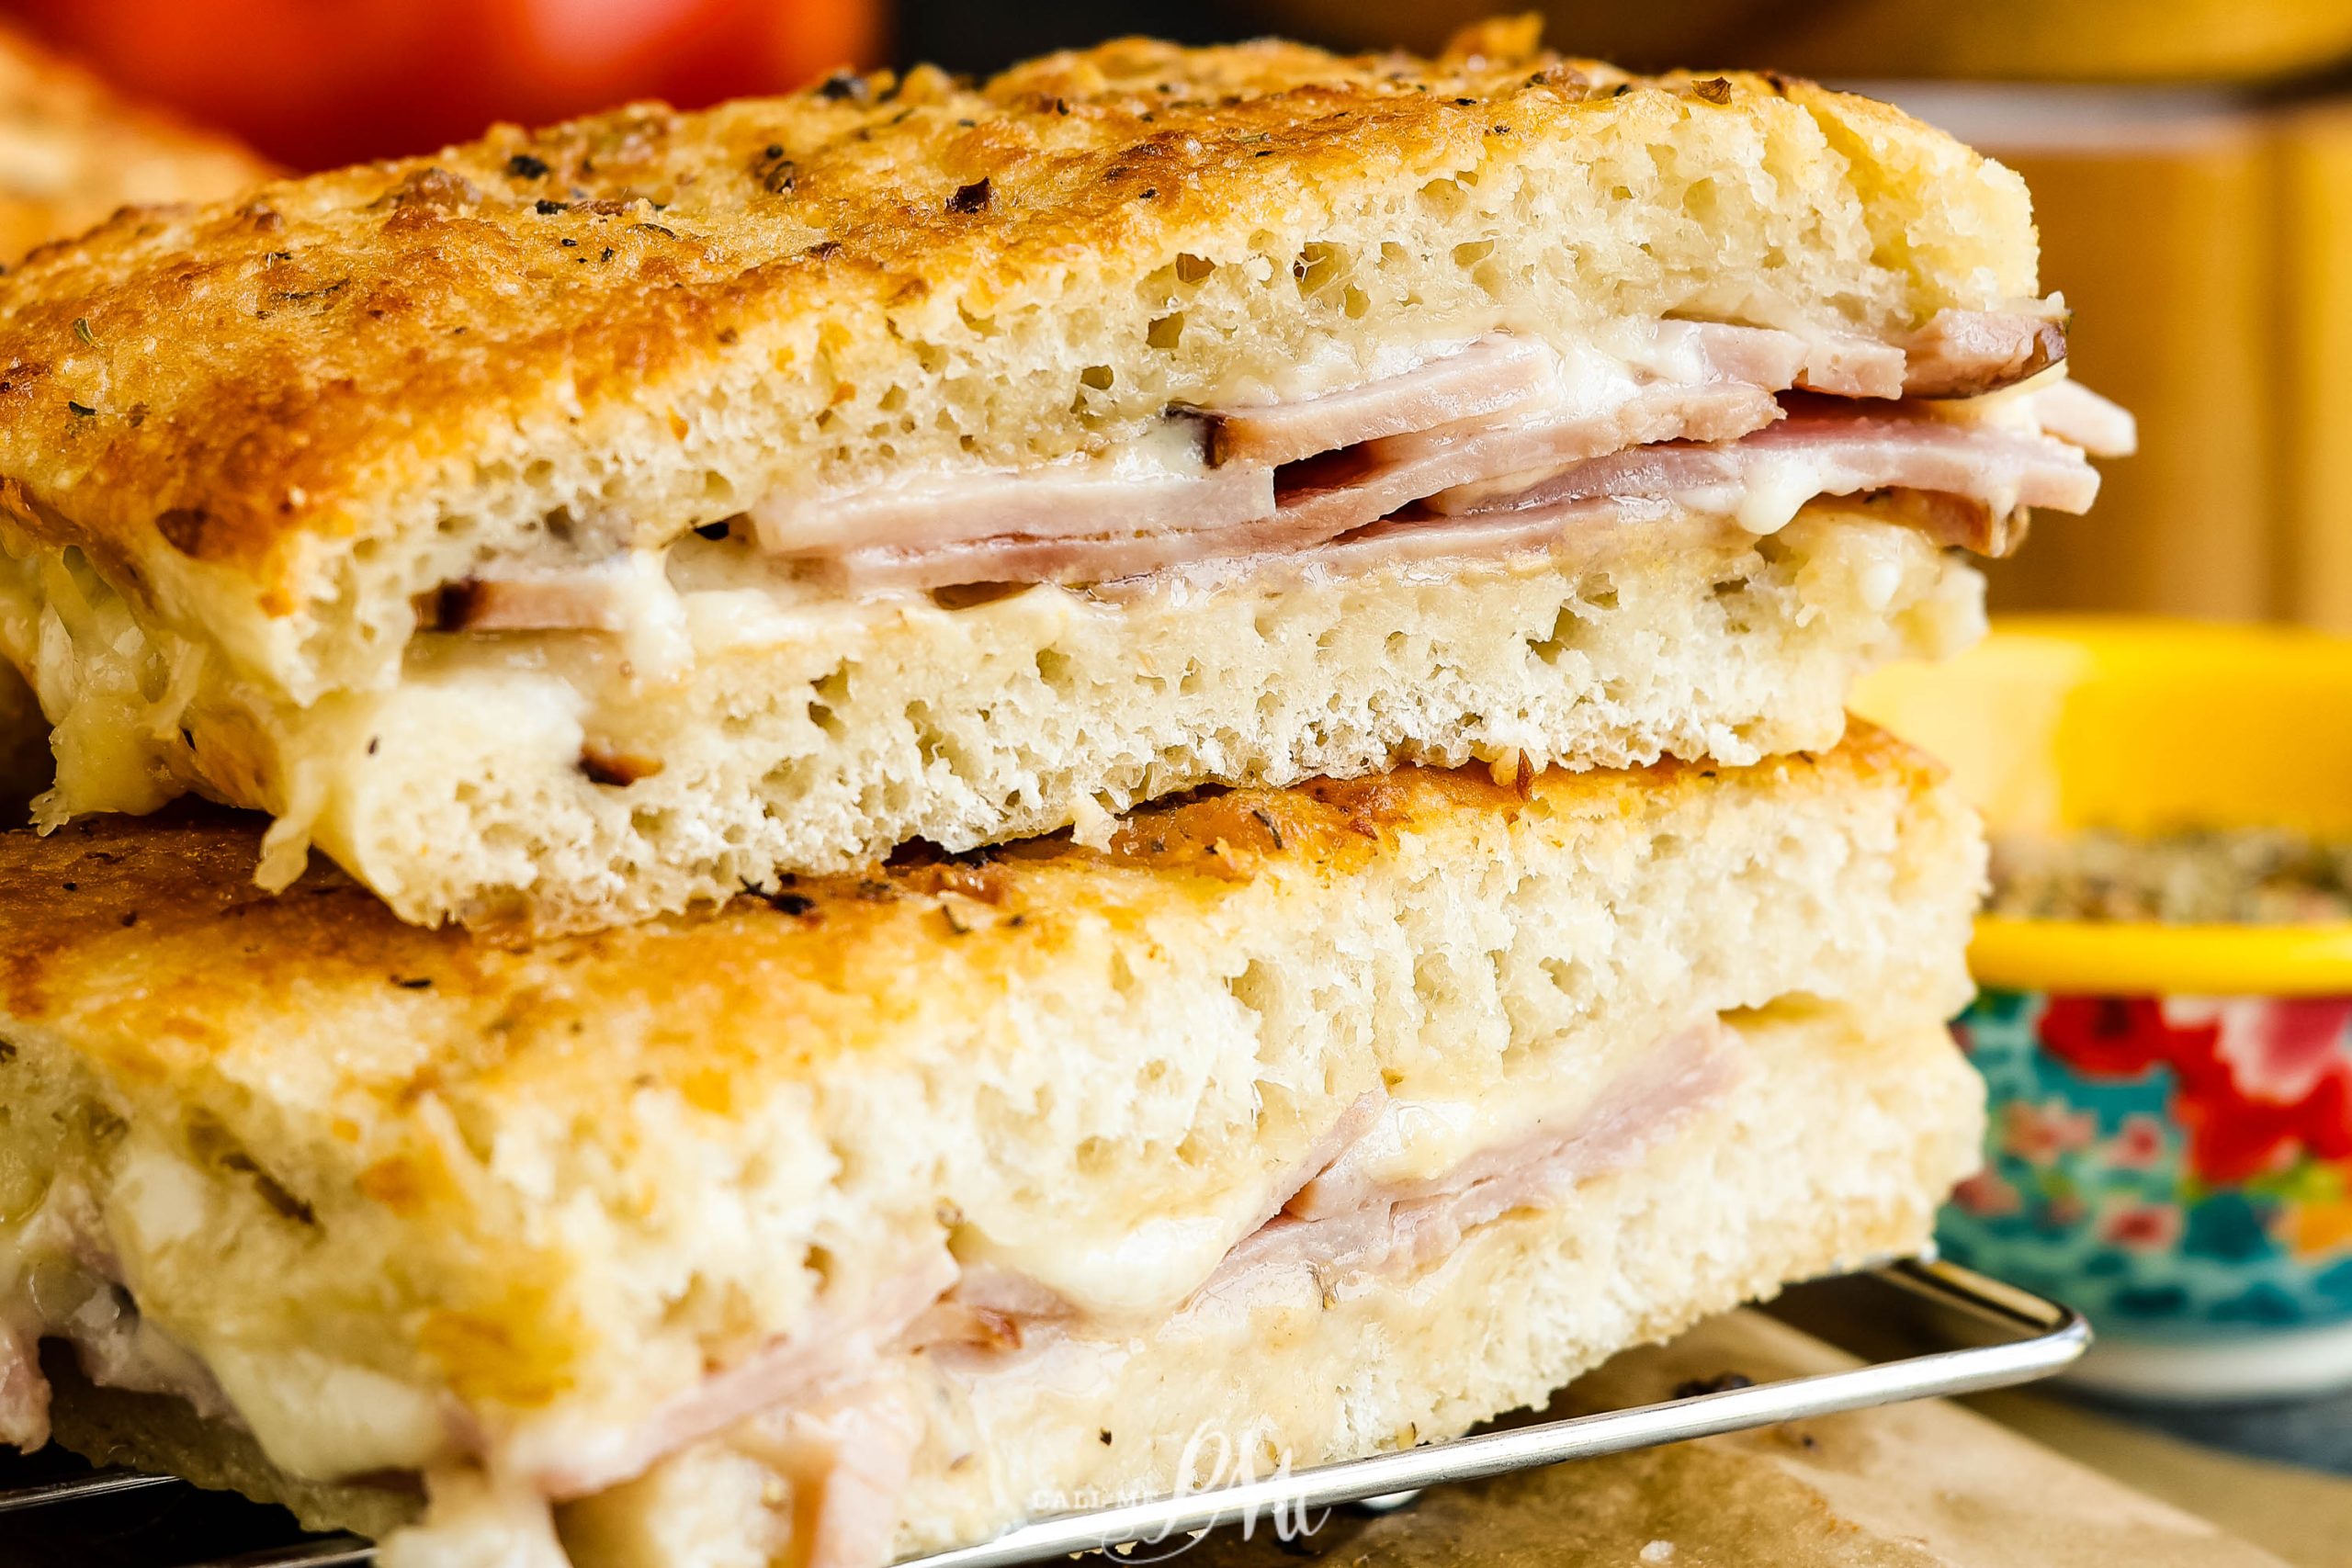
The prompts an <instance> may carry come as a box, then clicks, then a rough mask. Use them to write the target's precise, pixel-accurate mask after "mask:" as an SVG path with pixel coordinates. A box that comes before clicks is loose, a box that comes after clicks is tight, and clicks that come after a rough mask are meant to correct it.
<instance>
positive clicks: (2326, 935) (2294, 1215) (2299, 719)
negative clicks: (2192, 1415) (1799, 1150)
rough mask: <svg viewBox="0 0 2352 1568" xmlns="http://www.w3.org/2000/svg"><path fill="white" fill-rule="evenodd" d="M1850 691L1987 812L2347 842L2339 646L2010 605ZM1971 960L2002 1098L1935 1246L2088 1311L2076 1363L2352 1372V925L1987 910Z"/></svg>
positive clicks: (2345, 697) (1983, 1059) (2270, 1376)
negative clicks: (2023, 610) (1936, 651)
mask: <svg viewBox="0 0 2352 1568" xmlns="http://www.w3.org/2000/svg"><path fill="white" fill-rule="evenodd" d="M1855 708H1856V711H1858V712H1860V713H1862V714H1864V715H1866V716H1870V717H1872V718H1874V719H1877V720H1878V721H1879V722H1881V723H1883V724H1885V725H1886V726H1887V727H1888V728H1892V729H1894V730H1895V731H1896V732H1897V733H1899V734H1902V735H1905V736H1907V737H1909V738H1910V739H1914V740H1917V741H1918V742H1919V743H1920V744H1922V745H1924V746H1926V747H1928V749H1929V750H1934V751H1936V752H1938V753H1939V755H1941V756H1942V757H1944V758H1945V759H1946V760H1947V761H1950V762H1951V765H1952V769H1953V773H1954V774H1955V776H1956V778H1957V779H1958V780H1959V782H1960V784H1961V785H1962V788H1963V789H1965V790H1967V791H1968V792H1969V793H1970V794H1971V795H1972V796H1973V798H1974V799H1975V801H1976V802H1977V804H1978V805H1979V806H1980V807H1982V808H1983V809H1984V811H1985V817H1986V820H1987V823H1988V826H1990V827H1991V829H1993V830H1994V831H1996V832H1999V831H2001V830H2003V829H2016V830H2025V831H2045V832H2047V831H2061V830H2064V829H2071V828H2081V827H2093V826H2097V827H2106V828H2112V829H2120V830H2122V831H2125V832H2145V833H2160V832H2164V831H2165V830H2167V829H2184V828H2192V827H2203V828H2212V827H2222V828H2228V827H2246V826H2257V825H2266V826H2285V827H2292V828H2298V829H2303V830H2305V831H2307V832H2312V833H2318V834H2325V835H2328V836H2330V837H2340V838H2352V641H2347V640H2344V639H2338V638H2332V637H2324V636H2322V635H2320V634H2317V633H2312V632H2303V631H2295V630H2287V629H2278V628H2256V627H2233V626H2199V625H2190V624H2184V623H2176V622H2161V621H2147V620H2138V619H2091V618H2066V619H2060V618H2042V617H2018V618H2013V619H2009V620H2007V621H2003V622H2000V623H1997V625H1996V631H1995V633H1994V635H1993V636H1992V637H1990V638H1989V639H1988V640H1987V641H1986V642H1985V644H1984V645H1983V646H1981V647H1979V648H1978V649H1974V650H1973V651H1972V652H1971V653H1969V654H1967V655H1965V656H1963V657H1962V658H1961V659H1959V660H1953V661H1952V662H1951V663H1949V664H1945V665H1941V666H1937V667H1932V668H1928V667H1912V666H1906V667H1904V668H1901V669H1896V670H1890V671H1882V672H1881V673H1880V674H1879V675H1878V676H1875V677H1873V678H1872V679H1871V681H1870V682H1866V683H1865V684H1864V686H1863V688H1862V689H1861V691H1860V692H1859V693H1858V694H1857V696H1856V701H1855ZM1969 959H1970V964H1971V965H1972V967H1973V969H1974V972H1975V975H1976V979H1977V983H1978V985H1979V987H1981V988H1980V990H1979V992H1978V995H1977V998H1976V1000H1975V1002H1974V1004H1973V1006H1971V1007H1970V1008H1969V1010H1968V1011H1967V1012H1965V1013H1964V1014H1962V1017H1961V1019H1960V1021H1959V1022H1958V1023H1957V1024H1956V1025H1955V1026H1954V1032H1955V1034H1956V1035H1957V1036H1958V1037H1959V1039H1960V1041H1961V1043H1962V1045H1963V1046H1964V1047H1965V1048H1966V1049H1967V1050H1968V1051H1969V1053H1970V1055H1971V1056H1972V1058H1973V1060H1974V1061H1975V1063H1976V1065H1977V1066H1979V1067H1980V1068H1981V1069H1982V1070H1983V1071H1984V1074H1985V1078H1986V1080H1987V1082H1988V1083H1989V1084H1990V1086H1991V1089H1992V1111H1993V1114H1992V1122H1991V1131H1990V1134H1989V1135H1988V1144H1987V1147H1986V1150H1985V1158H1986V1163H1985V1169H1984V1171H1983V1172H1982V1173H1981V1174H1980V1175H1978V1176H1977V1177H1975V1178H1974V1179H1972V1180H1970V1181H1969V1182H1967V1183H1966V1184H1964V1185H1963V1186H1962V1189H1961V1190H1960V1191H1959V1192H1958V1193H1957V1194H1955V1196H1954V1200H1953V1201H1952V1203H1951V1205H1950V1206H1949V1207H1948V1208H1947V1210H1946V1211H1945V1214H1944V1217H1943V1221H1942V1223H1941V1224H1940V1225H1939V1240H1940V1243H1941V1245H1942V1247H1944V1249H1945V1250H1946V1251H1947V1252H1948V1253H1949V1254H1950V1255H1951V1257H1953V1258H1956V1259H1958V1260H1959V1261H1962V1262H1964V1263H1966V1264H1968V1265H1970V1266H1971V1267H1973V1268H1978V1269H1985V1270H1987V1271H1988V1272H1991V1273H1995V1274H1999V1275H2002V1276H2004V1277H2006V1278H2007V1279H2010V1280H2016V1281H2017V1282H2018V1283H2019V1284H2022V1285H2026V1286H2028V1287H2030V1288H2032V1289H2036V1290H2040V1291H2043V1292H2048V1293H2049V1294H2052V1295H2054V1296H2057V1297H2060V1298H2061V1299H2063V1300H2065V1301H2068V1302H2071V1303H2074V1304H2075V1305H2076V1306H2078V1307H2080V1308H2082V1309H2083V1310H2084V1311H2085V1312H2086V1313H2087V1314H2089V1315H2090V1317H2091V1320H2092V1322H2093V1324H2094V1325H2096V1326H2097V1328H2098V1333H2099V1336H2100V1341H2099V1344H2098V1347H2097V1348H2095V1349H2094V1350H2093V1351H2092V1353H2091V1355H2090V1356H2089V1357H2088V1358H2087V1359H2086V1361H2085V1362H2084V1364H2083V1370H2082V1373H2081V1377H2082V1379H2083V1381H2085V1382H2090V1383H2094V1384H2098V1385H2102V1386H2105V1387H2107V1388H2109V1389H2112V1390H2115V1391H2117V1392H2121V1393H2139V1394H2145V1395H2150V1396H2156V1397H2164V1398H2181V1399H2231V1398H2275V1397H2278V1396H2280V1395H2285V1394H2293V1393H2303V1392H2317V1391H2320V1390H2323V1389H2326V1388H2330V1387H2335V1386H2342V1385H2344V1384H2346V1383H2352V921H2342V922H2331V923H2328V924H2324V925H2305V926H2294V927H2280V926H2270V927H2258V926H2188V925H2175V926H2164V925H2157V924H2154V923H2141V922H2130V921H2107V922H2100V921H2087V920H2040V919H2002V918H1996V917H1993V916H1986V917H1984V918H1982V919H1979V920H1978V921H1977V925H1976V934H1975V941H1974V943H1973V946H1972V947H1971V949H1970V953H1969Z"/></svg>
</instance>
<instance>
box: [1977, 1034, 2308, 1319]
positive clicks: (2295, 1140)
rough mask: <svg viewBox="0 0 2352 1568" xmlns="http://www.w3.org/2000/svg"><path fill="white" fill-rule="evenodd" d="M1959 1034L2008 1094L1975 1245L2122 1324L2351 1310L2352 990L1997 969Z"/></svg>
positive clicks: (2005, 1266)
mask: <svg viewBox="0 0 2352 1568" xmlns="http://www.w3.org/2000/svg"><path fill="white" fill-rule="evenodd" d="M1953 1031H1954V1033H1955V1035H1956V1037H1957V1038H1958V1039H1959V1041H1960V1042H1961V1043H1962V1046H1963V1048H1965V1049H1966V1050H1967V1052H1968V1054H1969V1056H1970V1059H1971V1060H1972V1061H1973V1063H1974V1064H1975V1066H1976V1067H1977V1068H1978V1070H1979V1071H1980V1072H1982V1073H1983V1074H1984V1076H1985V1081H1986V1085H1987V1088H1988V1089H1989V1091H1990V1109H1991V1114H1990V1117H1989V1120H1988V1124H1987V1130H1986V1137H1985V1168H1984V1169H1983V1170H1982V1171H1981V1172H1980V1173H1979V1174H1978V1175H1976V1176H1975V1177H1973V1178H1971V1179H1969V1180H1968V1181H1966V1182H1964V1183H1962V1186H1961V1188H1960V1190H1958V1191H1957V1192H1955V1193H1954V1195H1953V1198H1952V1201H1951V1203H1950V1204H1949V1205H1948V1206H1947V1207H1946V1209H1945V1212H1944V1213H1943V1216H1942V1218H1941V1220H1940V1222H1939V1225H1938V1244H1939V1246H1940V1247H1942V1248H1943V1249H1944V1250H1945V1251H1946V1252H1947V1253H1948V1254H1949V1255H1950V1256H1951V1257H1952V1258H1954V1259H1955V1260H1956V1261H1959V1262H1961V1263H1963V1264H1966V1265H1968V1266H1969V1267H1971V1268H1975V1269H1983V1270H1985V1271H1986V1272H1989V1273H1994V1274H1997V1275H1999V1276H2001V1277H2003V1278H2007V1279H2009V1280H2014V1281H2016V1282H2017V1283H2018V1284H2020V1285H2023V1286H2026V1287H2027V1288H2029V1289H2031V1290H2037V1291H2041V1292H2044V1293H2046V1294H2050V1295H2053V1296H2056V1297H2058V1298H2059V1299H2061V1300H2064V1301H2067V1302H2069V1303H2071V1304H2073V1305H2075V1306H2076V1307H2078V1308H2080V1309H2081V1310H2082V1311H2083V1312H2085V1313H2086V1314H2087V1315H2088V1316H2089V1317H2090V1319H2091V1321H2092V1323H2093V1324H2094V1325H2096V1326H2097V1328H2098V1331H2099V1332H2100V1333H2101V1334H2102V1335H2104V1336H2107V1337H2111V1338H2125V1339H2162V1340H2171V1341H2199V1340H2214V1339H2221V1338H2234V1337H2245V1336H2246V1335H2248V1334H2249V1333H2260V1332H2265V1331H2273V1332H2285V1331H2291V1330H2301V1329H2309V1328H2314V1327H2320V1326H2324V1325H2339V1324H2352V996H2339V997H2299V998H2278V997H2183V996H2165V997H2155V996H2128V997H2116V996H2078V995H2069V994H2065V993H2056V994H2053V993H2049V992H2042V991H2027V990H2012V989H2005V988H1998V987H1986V988H1985V989H1983V990H1981V991H1980V992H1979V993H1978V995H1977V997H1976V999H1975V1000H1974V1002H1973V1003H1972V1004H1971V1006H1970V1007H1969V1009H1968V1010H1967V1011H1966V1012H1964V1013H1963V1014H1962V1016H1961V1017H1960V1019H1959V1020H1958V1021H1956V1022H1955V1024H1954V1025H1953Z"/></svg>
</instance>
